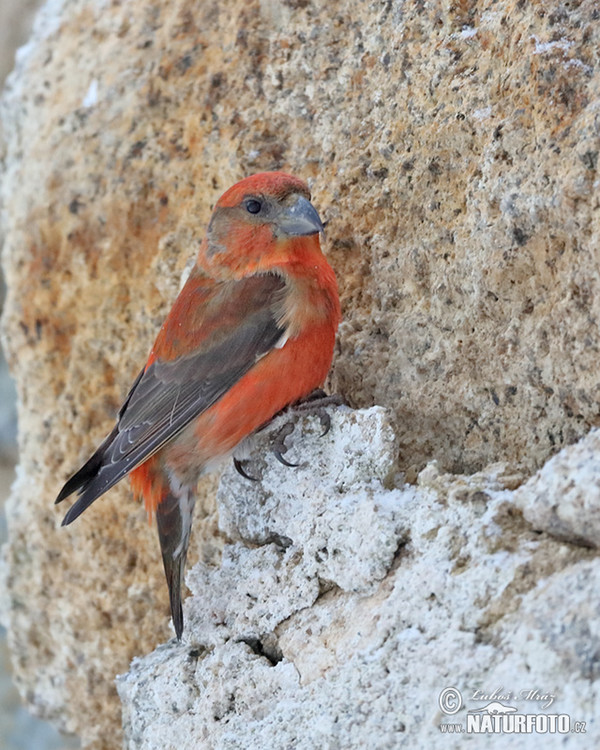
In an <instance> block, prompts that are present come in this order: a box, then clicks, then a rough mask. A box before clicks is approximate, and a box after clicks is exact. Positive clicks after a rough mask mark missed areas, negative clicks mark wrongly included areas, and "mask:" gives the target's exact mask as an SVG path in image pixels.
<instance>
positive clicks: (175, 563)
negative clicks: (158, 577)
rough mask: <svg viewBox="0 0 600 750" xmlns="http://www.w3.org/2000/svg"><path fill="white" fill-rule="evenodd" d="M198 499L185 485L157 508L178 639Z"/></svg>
mask: <svg viewBox="0 0 600 750" xmlns="http://www.w3.org/2000/svg"><path fill="white" fill-rule="evenodd" d="M195 501H196V495H195V491H194V489H193V488H190V487H182V488H181V494H179V495H177V494H175V493H174V492H173V491H172V490H170V491H169V492H168V494H167V495H166V497H165V498H164V499H163V500H162V501H161V503H160V505H159V506H158V508H157V509H156V525H157V526H158V538H159V541H160V549H161V552H162V559H163V565H164V568H165V576H166V578H167V585H168V587H169V601H170V603H171V616H172V617H173V625H174V627H175V633H176V634H177V639H178V640H181V634H182V633H183V609H182V606H181V591H182V588H183V576H184V572H185V561H186V557H187V550H188V544H189V541H190V529H191V527H192V515H193V512H194V503H195Z"/></svg>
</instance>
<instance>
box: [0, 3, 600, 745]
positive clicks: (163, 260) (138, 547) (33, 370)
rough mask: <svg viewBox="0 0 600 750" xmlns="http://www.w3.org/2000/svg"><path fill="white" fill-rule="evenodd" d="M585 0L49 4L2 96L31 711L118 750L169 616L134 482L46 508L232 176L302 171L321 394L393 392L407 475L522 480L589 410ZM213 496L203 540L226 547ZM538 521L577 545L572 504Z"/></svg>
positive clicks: (136, 358) (590, 166)
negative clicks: (328, 373)
mask: <svg viewBox="0 0 600 750" xmlns="http://www.w3.org/2000/svg"><path fill="white" fill-rule="evenodd" d="M596 6H597V3H596V2H594V0H583V1H582V2H575V3H574V2H569V3H566V2H564V3H562V2H558V1H557V0H551V2H546V3H523V2H521V1H520V0H498V2H496V3H494V4H491V5H490V4H489V3H482V2H477V1H476V0H473V1H472V2H457V3H453V4H439V3H423V2H421V0H406V2H400V0H391V1H390V2H387V3H376V2H350V1H349V0H335V1H334V2H331V1H328V2H324V1H323V0H318V1H317V2H314V3H313V2H307V1H306V0H289V1H288V2H282V3H277V2H271V1H270V0H227V2H216V0H207V1H206V2H203V3H201V4H199V3H197V2H192V0H172V1H171V2H168V3H167V2H156V1H154V0H138V1H137V2H135V3H132V2H130V3H119V2H114V3H106V2H104V0H69V1H68V2H67V0H49V1H48V2H47V4H46V6H45V8H44V10H43V12H42V14H41V15H40V16H39V18H38V21H37V24H36V28H35V30H34V33H33V36H32V40H31V42H30V44H29V45H28V46H27V48H26V49H24V50H23V51H22V52H21V53H20V54H19V56H18V63H17V69H16V71H15V73H14V74H13V76H12V78H11V80H10V83H9V88H8V90H7V92H6V94H5V96H4V99H3V103H2V125H3V137H4V145H3V156H4V158H3V162H2V178H1V185H0V201H1V209H2V213H1V217H2V228H1V232H2V234H3V236H4V240H5V241H4V248H3V263H4V269H5V273H6V279H7V283H8V297H7V302H6V309H5V314H4V323H3V331H4V333H3V336H4V342H5V345H6V350H7V354H8V358H9V363H10V365H11V368H12V371H13V374H14V375H15V377H16V379H17V385H18V394H19V422H20V430H21V432H20V437H19V443H20V470H19V473H18V480H17V483H16V485H15V486H14V488H13V492H12V497H11V500H10V502H9V506H8V513H9V533H10V542H9V546H8V548H7V551H6V553H5V565H4V581H5V591H6V594H5V596H4V605H3V607H4V612H5V615H4V619H5V621H6V623H7V625H8V627H9V635H10V643H11V647H12V650H13V653H14V666H15V674H16V678H17V681H18V684H19V686H20V690H21V692H22V694H23V695H24V696H26V697H27V700H28V701H29V703H30V705H31V706H32V707H33V709H34V710H36V711H37V712H38V713H39V714H42V715H44V716H47V717H50V718H51V719H52V720H53V721H54V722H55V723H57V724H58V725H59V726H60V727H62V728H63V729H64V730H68V731H72V732H75V733H78V734H80V735H82V737H83V741H84V744H87V745H88V746H91V747H92V746H93V747H98V748H103V747H107V748H114V747H115V746H117V745H118V744H119V739H118V738H119V703H118V698H117V695H116V692H115V689H114V687H113V677H114V675H115V674H116V673H119V672H125V671H126V670H127V666H128V663H129V660H130V659H131V657H132V656H133V655H135V654H143V653H147V652H148V651H149V650H151V649H152V648H153V647H154V646H156V645H157V644H158V643H160V642H162V641H163V640H164V639H165V637H166V636H167V634H168V632H169V630H168V627H167V624H166V622H167V612H168V606H167V601H166V596H165V591H164V583H163V580H162V571H161V568H160V562H159V558H158V553H157V545H156V540H155V538H154V531H153V530H152V529H149V528H148V526H147V524H145V522H144V517H143V515H144V514H143V513H142V512H141V511H140V509H139V508H138V507H137V506H136V505H135V504H133V503H132V502H131V500H130V497H129V493H128V489H127V487H126V486H123V487H120V488H117V489H115V490H114V491H112V492H111V493H110V495H109V496H107V497H106V498H105V499H103V500H102V502H101V503H98V505H97V506H95V507H94V508H93V509H92V510H90V511H89V513H88V514H86V516H85V517H83V518H82V519H81V520H80V521H78V523H77V524H76V525H75V526H74V527H73V528H72V529H68V530H64V529H59V523H60V519H61V512H59V511H58V510H56V509H54V508H53V507H52V501H53V498H54V497H55V495H56V492H57V491H58V489H59V488H60V486H61V484H62V481H63V480H64V479H65V478H66V477H67V475H68V474H69V472H71V471H72V470H73V469H74V468H75V467H76V466H77V465H78V463H79V462H80V461H81V460H83V459H85V458H86V457H87V455H88V454H89V453H90V452H91V450H92V449H93V448H94V447H95V445H96V444H97V442H98V441H99V440H100V439H101V438H102V437H103V436H104V434H105V433H106V432H107V430H108V429H109V428H110V426H111V423H112V420H113V418H114V415H115V412H116V409H117V408H118V405H119V403H120V401H121V399H122V397H123V395H124V394H125V393H126V390H127V388H128V386H129V384H130V382H131V380H132V378H133V377H134V376H135V374H136V373H137V371H138V369H139V366H140V362H142V361H143V360H144V358H145V356H146V354H147V350H148V347H149V345H150V343H151V341H152V340H153V337H154V335H155V333H156V331H157V329H158V327H159V325H160V322H161V320H162V318H163V316H164V314H165V313H166V311H167V310H168V308H169V306H170V304H171V302H172V300H173V298H174V296H175V294H176V292H177V289H178V286H179V283H180V279H181V275H182V272H183V270H184V267H185V264H186V262H187V261H188V260H189V258H190V257H192V256H193V255H194V250H195V247H196V246H197V243H198V242H199V240H200V238H201V236H202V233H203V231H204V226H205V223H206V221H207V219H208V216H209V214H210V208H211V204H213V203H214V201H215V200H216V198H217V197H218V195H219V194H220V193H221V192H222V191H223V190H224V189H225V188H227V187H228V186H229V185H230V184H232V183H233V182H234V181H235V180H237V179H239V178H240V177H242V176H243V175H245V174H248V173H249V172H254V171H259V170H261V169H272V168H283V169H287V170H289V171H291V172H295V173H298V174H300V175H302V176H303V177H305V178H307V179H309V181H310V182H311V185H312V187H313V198H314V202H315V205H317V206H318V208H319V210H320V212H321V214H322V215H323V218H324V219H326V220H328V253H329V255H330V258H331V260H332V263H333V265H334V266H335V268H336V270H337V271H338V275H339V279H340V286H341V293H342V299H343V305H344V323H343V325H342V327H341V329H340V334H339V343H338V350H337V354H336V360H335V364H334V370H333V377H332V383H331V385H332V387H334V388H335V389H336V390H338V391H341V392H343V394H344V395H345V396H346V397H347V398H348V399H349V401H350V403H351V404H352V405H353V406H370V405H372V404H375V403H376V404H380V405H384V406H386V407H388V408H389V409H390V411H391V413H392V415H393V422H394V426H395V431H396V435H397V448H398V456H399V459H398V467H399V468H400V469H402V470H403V471H406V476H407V478H408V479H409V480H410V481H414V480H415V478H416V476H417V475H418V474H419V472H420V471H421V470H422V469H423V467H424V466H425V465H426V464H427V463H428V462H430V461H432V460H434V459H435V460H436V461H437V462H438V466H439V468H440V471H441V472H442V473H443V472H448V471H453V472H455V473H461V474H463V475H468V474H472V473H473V472H476V471H481V470H483V468H484V467H486V466H488V465H489V464H491V463H494V462H498V461H503V462H505V463H506V466H507V468H506V472H507V473H506V476H507V477H508V476H510V477H512V478H513V479H512V480H511V481H512V482H513V484H514V483H515V482H517V481H518V477H519V476H522V477H523V478H527V477H528V476H529V475H530V474H531V473H532V472H533V471H535V470H537V469H538V468H540V467H542V466H543V464H544V462H545V461H546V460H547V459H548V458H549V457H550V456H551V455H552V454H554V453H555V452H557V451H558V450H559V449H560V448H561V447H563V446H565V445H568V444H572V443H574V442H576V441H577V440H578V439H579V438H581V437H582V436H584V435H585V434H587V433H588V432H589V431H590V429H591V428H592V427H594V426H597V425H598V424H599V418H598V414H599V413H600V412H599V401H600V388H599V385H598V379H597V351H598V348H599V346H600V337H599V334H598V311H599V305H600V301H599V300H600V294H599V292H600V288H599V285H600V274H599V271H598V263H597V257H596V256H597V253H596V248H597V247H598V245H599V240H600V237H599V232H598V227H599V224H598V222H599V216H600V212H599V211H598V190H597V187H598V182H597V180H598V178H597V163H598V152H599V151H600V124H599V114H598V112H599V110H598V107H599V102H600V72H599V59H598V57H599V50H600V25H599V24H598V18H597V7H596ZM448 481H450V480H448ZM457 481H458V480H457ZM460 481H463V480H460ZM464 481H466V480H464ZM484 484H485V483H484ZM486 486H487V485H486ZM214 487H215V483H214V482H213V483H212V484H211V483H210V482H209V483H208V484H207V485H206V487H205V489H206V492H205V495H204V496H205V502H204V504H203V505H202V503H201V506H202V507H200V509H199V514H198V515H199V518H198V521H197V523H196V525H195V534H194V545H195V551H194V552H195V557H196V558H200V559H203V560H204V561H205V563H207V564H208V563H211V562H213V561H214V560H216V559H218V555H219V550H220V547H221V545H222V540H221V532H219V531H218V529H217V527H216V518H215V515H214V500H213V499H212V498H213V493H214ZM485 491H486V492H487V490H485ZM514 502H515V503H516V502H517V499H516V498H515V499H514ZM523 507H524V506H523ZM436 508H437V506H436ZM529 512H533V511H530V510H526V509H525V507H524V513H525V514H526V515H527V514H528V513H529ZM536 513H538V516H539V517H538V520H537V521H533V522H534V523H538V522H539V524H540V528H547V529H549V530H550V531H553V532H554V531H556V530H558V532H560V534H561V535H563V525H564V523H565V522H566V523H569V520H568V519H567V521H565V518H563V514H562V513H561V512H560V511H559V512H556V511H555V510H553V509H552V508H549V509H548V510H547V511H544V518H541V515H540V514H541V513H542V511H541V508H540V507H538V510H537V511H536ZM586 513H587V511H586ZM517 517H519V518H520V515H519V514H517ZM474 523H475V527H474V528H473V529H470V530H469V531H470V533H472V534H476V533H478V532H477V530H478V529H479V533H483V531H482V529H481V528H479V527H478V525H477V524H478V522H475V521H474ZM556 524H558V526H556ZM559 527H560V528H559ZM584 531H585V529H584ZM594 533H595V532H594ZM541 538H542V539H546V538H547V537H546V535H545V534H542V537H541ZM573 538H574V539H575V538H576V539H578V540H582V539H583V540H585V539H586V536H585V534H583V533H582V530H581V529H579V530H578V531H577V533H576V534H575V533H574V536H573ZM588 542H589V540H588ZM552 544H553V545H554V544H556V542H552ZM563 546H565V548H566V549H567V550H570V549H571V547H569V545H568V544H566V545H563ZM576 550H577V551H578V552H580V547H579V546H578V545H577V547H576ZM241 553H242V552H241V550H240V554H241ZM511 554H512V553H510V552H507V558H508V559H509V560H510V559H511ZM586 554H591V553H586ZM192 558H194V555H192ZM466 560H467V561H466V563H465V566H466V570H467V571H468V570H469V568H470V565H471V559H470V558H466ZM231 564H232V565H233V564H234V562H232V563H231ZM328 565H330V566H332V569H333V572H335V566H334V563H333V561H330V562H329V563H328ZM535 570H538V568H535ZM367 572H368V571H366V572H365V575H367ZM423 575H425V573H423ZM427 575H429V574H427ZM435 575H436V574H435V572H434V574H432V577H433V578H435ZM440 575H441V574H440ZM498 575H500V574H498ZM540 575H541V573H540ZM577 580H580V579H579V578H578V579H577ZM540 585H541V584H540ZM531 590H532V591H533V590H534V586H533V584H532V588H531ZM325 596H327V595H325ZM330 596H331V594H330ZM530 596H533V594H530ZM566 598H567V601H566V602H565V606H567V604H568V602H569V601H570V599H569V597H566ZM575 600H576V599H575V597H573V601H575ZM397 604H398V606H399V607H400V606H401V609H400V610H399V612H398V613H397V617H401V616H407V613H406V611H405V610H406V606H407V605H405V604H404V603H403V602H402V603H399V600H398V601H397ZM509 604H510V602H508V601H506V602H505V601H504V600H503V599H501V600H500V601H499V602H498V607H497V617H498V618H499V619H503V618H508V617H509V616H515V617H516V616H517V615H516V614H514V613H512V611H511V612H509V611H508V610H503V609H502V608H503V607H504V606H509ZM471 606H474V605H473V601H471ZM531 606H532V607H533V606H534V604H533V603H532V605H531ZM478 608H479V603H476V607H475V610H474V611H473V612H471V614H470V620H471V621H475V620H477V617H478ZM408 615H410V612H408ZM390 617H391V615H390ZM411 617H412V616H411ZM415 618H416V615H415ZM530 619H531V618H530ZM531 621H532V622H533V619H532V620H531ZM516 627H517V626H516V625H515V628H516ZM515 632H516V630H515ZM241 648H242V646H240V649H241ZM478 648H479V647H478ZM475 651H478V649H475ZM402 654H403V658H404V656H406V653H405V652H402ZM435 663H436V662H435V661H434V662H432V666H431V673H432V674H433V673H434V672H436V667H435ZM396 674H398V673H396ZM437 676H438V677H439V674H438V675H437ZM429 677H431V675H427V679H429ZM432 679H433V677H432ZM399 689H400V688H399ZM436 690H437V688H436ZM420 705H422V707H423V711H425V704H424V703H423V704H420ZM427 705H428V706H429V705H430V703H429V704H427ZM411 706H413V708H414V705H413V704H412V703H411ZM403 721H404V719H403Z"/></svg>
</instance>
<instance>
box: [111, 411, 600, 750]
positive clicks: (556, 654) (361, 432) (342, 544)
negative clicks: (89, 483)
mask: <svg viewBox="0 0 600 750" xmlns="http://www.w3.org/2000/svg"><path fill="white" fill-rule="evenodd" d="M318 433H319V425H318V422H317V421H316V420H310V419H304V420H303V421H301V422H300V425H299V426H298V428H297V429H296V432H295V434H294V451H293V452H294V455H295V456H298V457H300V459H301V461H302V465H301V466H300V468H298V469H293V470H286V471H285V472H282V471H281V467H280V466H279V465H278V464H277V462H276V461H275V460H274V458H272V457H267V458H266V460H265V458H264V456H265V455H267V456H268V446H269V436H264V437H263V438H262V439H261V442H260V444H259V445H258V447H257V451H256V453H255V454H254V455H253V457H252V461H251V464H250V465H251V467H252V471H253V472H254V474H255V475H260V477H261V480H262V481H261V482H260V483H259V484H258V483H257V484H255V483H251V482H248V481H246V480H243V479H241V478H240V477H239V476H238V475H237V474H236V473H235V472H234V471H233V470H232V469H231V470H228V471H227V472H225V474H224V475H223V478H222V481H221V485H220V489H219V492H218V495H217V502H218V510H219V517H220V519H221V521H220V528H221V531H222V532H223V533H224V534H225V535H226V536H227V538H228V539H229V541H228V542H227V543H226V545H225V548H224V550H223V558H222V562H221V565H220V566H218V567H214V566H210V565H203V564H198V565H197V566H196V567H195V568H194V569H193V570H192V571H191V573H190V574H189V576H188V584H189V586H190V588H191V590H192V592H193V596H192V597H191V598H190V599H188V600H187V602H186V607H185V613H186V617H187V626H186V630H185V632H184V637H183V640H182V642H181V643H177V642H176V641H174V640H173V641H171V642H170V643H168V644H166V645H163V646H160V647H159V648H158V649H157V650H156V651H155V652H154V653H152V654H150V655H148V656H146V657H143V658H139V659H136V660H134V663H133V665H132V668H131V670H130V672H129V673H128V674H127V675H125V676H123V677H121V678H120V679H119V693H120V695H121V698H122V700H123V704H124V726H125V747H127V748H131V750H133V749H134V748H135V749H136V750H158V749H159V748H160V749H161V750H170V749H171V748H173V749H175V748H177V750H187V748H190V750H191V749H192V748H198V747H214V748H223V749H225V748H227V749H231V750H233V749H234V748H239V747H253V748H254V747H255V748H267V747H270V748H273V750H284V748H291V747H293V748H306V750H309V749H312V748H316V747H324V748H340V747H343V748H356V749H357V750H358V749H359V748H365V747H369V748H380V749H381V750H383V749H384V748H401V747H407V748H414V747H432V748H437V747H439V748H447V747H451V748H454V747H462V744H461V743H457V742H456V740H455V739H453V738H451V737H448V736H447V734H445V733H443V732H442V731H441V730H440V725H445V724H448V723H452V724H455V723H460V724H462V725H463V726H466V717H467V712H469V711H473V710H474V709H480V708H483V707H484V706H486V705H487V704H488V703H490V699H489V698H486V699H482V698H481V697H479V696H480V695H486V696H487V695H490V694H492V693H494V691H496V692H498V691H499V692H500V694H501V695H502V700H503V703H504V705H510V706H513V707H514V708H516V709H518V712H519V713H520V714H551V715H554V714H568V715H569V716H570V718H571V719H572V720H573V722H575V721H585V722H587V733H586V735H585V743H586V746H587V747H593V746H596V745H597V744H598V742H599V741H600V725H598V722H597V721H596V719H595V717H597V715H598V710H599V709H600V691H599V688H600V666H599V665H600V662H599V658H600V633H599V632H598V629H597V627H596V625H595V623H597V622H598V619H599V617H600V604H599V602H598V598H597V595H596V592H597V587H598V585H599V584H600V565H598V561H597V559H596V555H595V553H593V552H592V551H591V550H589V549H586V548H584V547H581V546H578V545H576V544H574V543H573V539H574V538H576V537H578V536H579V529H578V523H577V519H574V523H573V526H572V527H570V526H569V523H568V522H565V523H564V525H563V527H562V529H561V533H562V536H563V537H565V540H564V541H563V540H557V539H555V538H553V537H551V536H549V535H547V534H539V533H537V532H536V531H535V530H534V529H532V528H531V526H529V524H528V523H527V522H526V521H525V520H524V519H523V517H522V515H521V514H520V513H519V511H518V510H517V508H516V504H515V494H516V493H519V492H520V490H517V491H516V492H515V491H514V490H511V489H507V485H509V486H510V485H512V483H513V479H514V477H511V476H510V475H509V474H507V473H506V467H505V465H501V464H497V465H495V466H492V467H490V468H489V469H488V470H486V471H485V472H482V473H479V474H474V475H471V476H462V477H461V476H452V475H447V474H446V475H444V474H441V473H440V472H439V470H438V469H437V467H436V466H435V465H434V464H432V465H430V466H428V467H427V468H426V469H425V470H424V471H423V472H422V473H421V474H420V476H419V484H418V486H412V485H401V484H400V485H399V486H398V487H392V488H390V489H386V484H387V485H388V486H389V482H390V479H391V478H392V476H393V468H394V462H395V457H396V446H395V440H394V435H393V431H392V429H391V424H390V421H389V416H388V415H387V414H386V412H385V411H384V410H383V409H381V408H378V407H375V408H372V409H370V410H368V411H362V412H352V411H351V410H348V409H346V408H341V409H338V410H337V411H336V412H335V414H334V416H333V420H332V429H331V432H330V434H329V435H328V436H327V437H324V438H321V437H319V435H318ZM577 449H578V448H573V449H566V450H565V451H564V452H563V453H565V454H567V453H568V451H569V450H571V456H569V455H565V456H564V457H563V458H564V462H565V463H568V462H569V458H572V457H573V454H575V453H576V452H577ZM561 455H562V454H561ZM290 472H293V478H292V479H290V476H289V473H290ZM586 472H587V468H586V467H584V466H583V464H580V466H579V471H577V470H575V471H572V472H571V475H572V477H573V478H574V480H575V481H577V480H585V477H586ZM559 498H560V491H559V493H558V494H555V495H554V499H555V501H557V500H558V499H559ZM592 503H593V504H594V507H595V512H596V514H597V513H598V511H599V510H600V501H599V500H598V499H597V498H595V496H594V498H593V499H592V501H591V503H590V504H592ZM270 540H274V541H270ZM566 592H569V595H568V596H565V593H566ZM446 688H454V689H458V690H459V691H460V694H461V695H462V701H463V705H462V708H461V709H460V710H459V711H458V712H457V713H452V714H450V711H448V715H445V714H444V713H442V711H441V710H440V702H439V701H440V700H443V698H441V696H442V695H446V697H447V696H448V693H443V691H444V690H445V689H446ZM477 691H479V693H478V692H477ZM444 705H446V704H444ZM447 705H449V706H450V708H451V707H452V703H449V704H447ZM573 726H574V724H573ZM581 739H582V738H581V737H580V736H579V734H577V733H575V732H573V733H571V734H568V735H567V736H566V737H565V735H564V734H560V733H554V734H546V735H544V747H546V746H548V747H551V748H559V747H561V748H562V747H581V746H582V745H581V744H580V743H581ZM460 740H461V742H464V737H461V738H460ZM537 742H539V739H536V737H535V736H534V737H531V736H529V738H525V740H524V739H523V736H522V735H505V736H504V737H503V747H511V748H513V747H514V748H520V747H529V748H532V747H536V746H538V745H537V744H536V743H537ZM578 743H579V744H578Z"/></svg>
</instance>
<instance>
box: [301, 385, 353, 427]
mask: <svg viewBox="0 0 600 750" xmlns="http://www.w3.org/2000/svg"><path fill="white" fill-rule="evenodd" d="M345 403H346V401H345V399H344V397H343V396H342V395H341V394H339V393H332V394H331V395H329V394H327V393H325V391H324V390H323V389H322V388H315V390H314V391H312V392H311V393H309V394H308V396H306V398H303V399H302V400H301V401H298V402H297V403H295V404H294V405H293V407H292V408H293V409H294V411H299V412H302V414H308V415H311V416H315V417H319V422H321V427H322V428H323V432H322V433H321V437H325V435H327V433H328V432H329V430H330V429H331V417H330V415H329V412H328V411H326V409H327V407H328V406H342V405H343V404H345Z"/></svg>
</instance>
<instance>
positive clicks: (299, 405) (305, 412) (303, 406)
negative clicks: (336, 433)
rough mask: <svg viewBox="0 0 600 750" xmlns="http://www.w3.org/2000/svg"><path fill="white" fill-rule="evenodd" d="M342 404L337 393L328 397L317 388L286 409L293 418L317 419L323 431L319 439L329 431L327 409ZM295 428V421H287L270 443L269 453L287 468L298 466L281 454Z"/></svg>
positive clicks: (284, 450) (329, 418)
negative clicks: (292, 413) (290, 411)
mask: <svg viewBox="0 0 600 750" xmlns="http://www.w3.org/2000/svg"><path fill="white" fill-rule="evenodd" d="M344 403H345V401H344V398H343V396H341V395H339V394H338V393H334V394H332V395H328V394H327V393H325V391H324V390H322V389H321V388H317V389H315V390H314V391H312V392H311V393H309V394H308V396H306V398H304V399H302V401H298V402H296V403H295V404H292V406H291V407H288V408H289V409H291V410H292V412H295V414H294V416H295V417H298V416H300V415H302V416H316V417H319V421H320V423H321V428H322V430H323V432H322V433H321V437H324V436H325V435H327V433H328V432H329V430H330V429H331V416H330V415H329V412H328V411H327V407H328V406H341V405H342V404H344ZM280 413H281V412H280ZM295 426H296V425H295V421H293V419H290V420H289V421H287V422H286V423H285V424H284V425H283V426H282V427H281V428H280V429H279V430H278V431H277V433H276V434H275V439H274V440H273V442H272V443H271V451H272V452H273V455H274V456H275V458H276V459H277V460H278V461H279V462H280V463H282V464H283V465H284V466H289V467H290V468H295V467H297V466H300V464H297V463H292V462H291V461H288V460H287V459H285V458H284V457H283V454H284V453H286V452H287V450H288V446H287V445H286V444H285V439H286V438H287V437H289V436H290V435H291V434H292V432H293V431H294V428H295Z"/></svg>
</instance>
